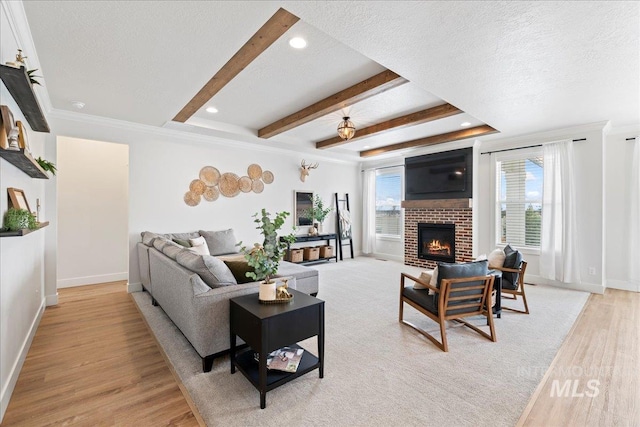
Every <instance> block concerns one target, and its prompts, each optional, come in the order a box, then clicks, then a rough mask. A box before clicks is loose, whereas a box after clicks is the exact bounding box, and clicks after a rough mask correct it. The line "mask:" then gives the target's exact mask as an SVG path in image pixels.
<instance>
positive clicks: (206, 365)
mask: <svg viewBox="0 0 640 427" xmlns="http://www.w3.org/2000/svg"><path fill="white" fill-rule="evenodd" d="M214 357H215V356H214V355H213V354H210V355H209V356H205V357H203V358H202V372H211V368H213V358H214Z"/></svg>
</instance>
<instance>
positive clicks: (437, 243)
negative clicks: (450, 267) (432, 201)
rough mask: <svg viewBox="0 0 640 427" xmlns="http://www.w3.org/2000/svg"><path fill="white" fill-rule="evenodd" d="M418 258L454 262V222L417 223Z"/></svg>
mask: <svg viewBox="0 0 640 427" xmlns="http://www.w3.org/2000/svg"><path fill="white" fill-rule="evenodd" d="M418 258H420V259H427V260H432V261H444V262H455V260H456V226H455V224H428V223H419V224H418Z"/></svg>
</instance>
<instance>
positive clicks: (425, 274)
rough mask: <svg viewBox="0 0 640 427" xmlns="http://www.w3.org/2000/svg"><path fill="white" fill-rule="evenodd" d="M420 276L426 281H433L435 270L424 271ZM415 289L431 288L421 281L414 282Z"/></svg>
mask: <svg viewBox="0 0 640 427" xmlns="http://www.w3.org/2000/svg"><path fill="white" fill-rule="evenodd" d="M418 278H419V279H420V280H422V281H423V282H425V283H429V282H431V279H432V278H433V270H425V271H423V272H422V273H420V277H418ZM413 289H429V288H427V287H426V286H423V285H422V284H421V283H418V282H414V283H413Z"/></svg>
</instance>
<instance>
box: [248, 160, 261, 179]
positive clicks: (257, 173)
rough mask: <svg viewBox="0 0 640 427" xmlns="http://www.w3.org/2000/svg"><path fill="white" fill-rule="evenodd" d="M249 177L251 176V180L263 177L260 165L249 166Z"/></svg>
mask: <svg viewBox="0 0 640 427" xmlns="http://www.w3.org/2000/svg"><path fill="white" fill-rule="evenodd" d="M247 175H249V178H251V179H259V178H261V177H262V168H261V167H260V165H256V164H255V163H254V164H252V165H249V167H248V168H247Z"/></svg>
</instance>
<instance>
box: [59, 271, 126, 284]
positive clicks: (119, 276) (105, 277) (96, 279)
mask: <svg viewBox="0 0 640 427" xmlns="http://www.w3.org/2000/svg"><path fill="white" fill-rule="evenodd" d="M128 278H129V273H127V272H126V271H125V272H124V273H112V274H101V275H98V276H86V277H73V278H71V279H61V280H58V282H57V283H56V285H57V286H58V288H71V287H74V286H84V285H95V284H96V283H108V282H117V281H120V280H127V279H128Z"/></svg>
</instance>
